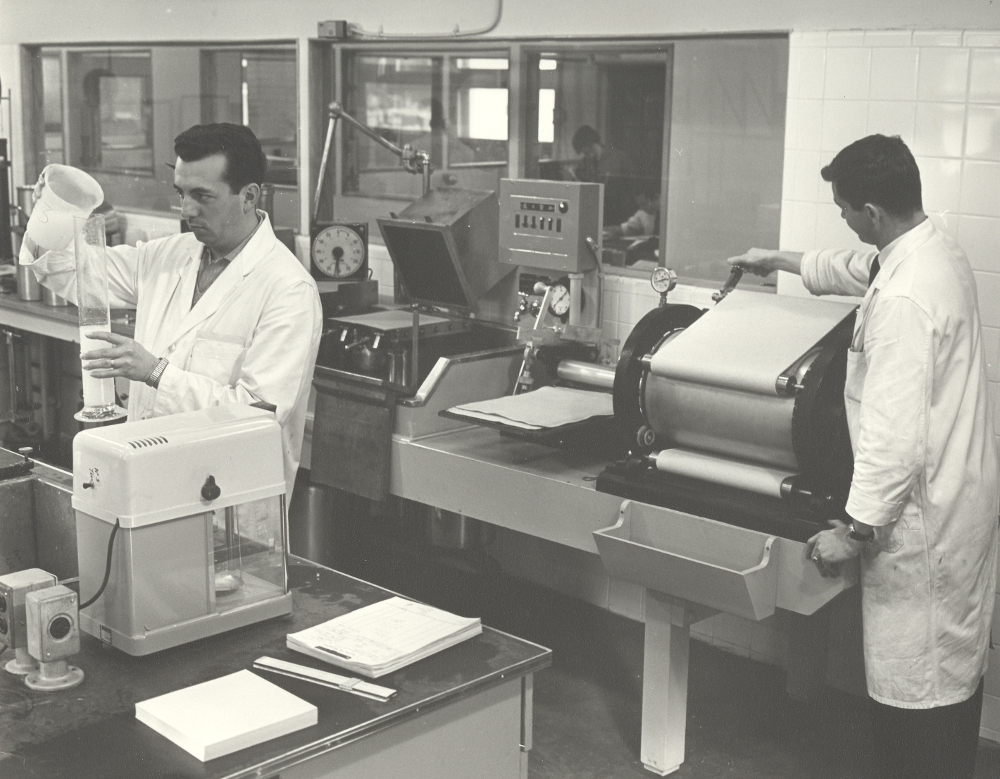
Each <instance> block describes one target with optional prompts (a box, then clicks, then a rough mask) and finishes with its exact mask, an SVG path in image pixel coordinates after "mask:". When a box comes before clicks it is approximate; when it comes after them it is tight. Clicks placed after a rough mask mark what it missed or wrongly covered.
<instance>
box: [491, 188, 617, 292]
mask: <svg viewBox="0 0 1000 779" xmlns="http://www.w3.org/2000/svg"><path fill="white" fill-rule="evenodd" d="M603 201H604V186H603V185H602V184H593V183H589V182H581V181H542V180H534V179H501V181H500V260H501V262H508V263H511V264H513V265H519V266H526V267H530V268H541V269H544V270H552V271H562V272H563V273H581V272H584V271H588V270H592V269H593V268H594V267H596V257H595V256H594V249H593V248H592V247H591V246H589V245H588V242H587V239H590V241H591V243H592V244H593V245H594V246H597V245H599V242H600V240H601V233H602V228H603V225H602V218H601V214H602V213H603V210H604V202H603Z"/></svg>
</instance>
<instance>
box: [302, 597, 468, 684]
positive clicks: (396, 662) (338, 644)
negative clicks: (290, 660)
mask: <svg viewBox="0 0 1000 779" xmlns="http://www.w3.org/2000/svg"><path fill="white" fill-rule="evenodd" d="M482 632H483V627H482V624H481V623H480V621H479V618H478V617H458V616H456V615H454V614H449V613H448V612H447V611H441V610H440V609H435V608H434V607H432V606H425V605H423V604H422V603H414V602H413V601H409V600H406V599H405V598H400V597H398V596H397V597H393V598H389V599H388V600H384V601H380V602H378V603H373V604H372V605H371V606H365V607H364V608H361V609H357V610H355V611H352V612H350V613H349V614H344V615H343V616H341V617H336V618H334V619H331V620H329V621H327V622H323V623H321V624H319V625H316V626H315V627H311V628H308V629H306V630H302V631H299V632H298V633H289V634H288V637H287V639H286V643H287V645H288V648H289V649H294V650H295V651H297V652H302V653H303V654H307V655H309V656H310V657H315V658H318V659H319V660H325V661H326V662H328V663H333V664H334V665H338V666H340V667H341V668H346V669H348V670H350V671H353V672H354V673H358V674H362V675H363V676H369V677H372V678H376V677H379V676H383V675H384V674H387V673H391V672H393V671H395V670H397V669H399V668H402V667H403V666H406V665H409V664H410V663H413V662H416V661H417V660H421V659H423V658H425V657H428V656H429V655H432V654H434V653H435V652H440V651H441V650H442V649H446V648H447V647H450V646H453V645H454V644H457V643H459V642H460V641H464V640H465V639H467V638H472V637H473V636H478V635H479V634H480V633H482Z"/></svg>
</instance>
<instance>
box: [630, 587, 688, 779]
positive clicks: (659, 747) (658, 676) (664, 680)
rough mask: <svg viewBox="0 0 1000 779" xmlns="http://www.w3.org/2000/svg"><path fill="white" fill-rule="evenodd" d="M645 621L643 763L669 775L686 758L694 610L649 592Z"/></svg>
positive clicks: (660, 773)
mask: <svg viewBox="0 0 1000 779" xmlns="http://www.w3.org/2000/svg"><path fill="white" fill-rule="evenodd" d="M645 624H646V636H645V642H644V645H643V662H642V746H641V756H642V764H643V765H644V766H645V767H646V768H647V769H648V770H650V771H652V772H653V773H656V774H659V775H660V776H665V775H666V774H669V773H673V772H674V771H676V770H677V769H678V768H680V767H681V763H683V762H684V734H685V728H686V727H687V686H688V648H689V645H690V640H691V630H690V625H691V614H690V610H689V609H688V608H687V607H686V606H685V605H684V604H683V603H682V602H680V601H678V600H677V599H676V598H672V597H670V596H669V595H664V594H663V593H660V592H656V591H654V590H646V617H645Z"/></svg>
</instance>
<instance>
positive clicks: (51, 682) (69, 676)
mask: <svg viewBox="0 0 1000 779" xmlns="http://www.w3.org/2000/svg"><path fill="white" fill-rule="evenodd" d="M82 682H83V671H81V670H80V669H79V668H77V667H76V666H75V665H70V664H69V663H67V662H66V661H65V660H53V661H52V662H51V663H39V664H38V670H37V671H32V672H31V673H29V674H28V675H27V677H25V680H24V683H25V684H26V685H27V686H28V689H30V690H37V691H38V692H54V691H56V690H68V689H69V688H70V687H76V686H77V685H78V684H80V683H82Z"/></svg>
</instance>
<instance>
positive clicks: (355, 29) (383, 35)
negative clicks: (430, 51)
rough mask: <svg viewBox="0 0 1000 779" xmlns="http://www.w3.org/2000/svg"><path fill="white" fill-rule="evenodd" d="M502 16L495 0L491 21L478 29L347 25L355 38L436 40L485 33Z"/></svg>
mask: <svg viewBox="0 0 1000 779" xmlns="http://www.w3.org/2000/svg"><path fill="white" fill-rule="evenodd" d="M502 18H503V0H497V10H496V14H495V15H494V17H493V21H492V22H490V23H489V24H488V25H486V26H485V27H481V28H479V29H478V30H467V31H464V30H460V29H459V27H458V25H457V24H456V25H455V27H454V29H453V30H452V31H451V33H432V34H421V33H387V32H384V31H383V29H382V27H381V26H380V27H379V28H378V31H376V32H372V31H371V30H366V29H364V28H363V27H362V26H361V25H359V24H352V25H349V27H350V29H351V36H352V37H354V38H356V39H362V40H394V41H422V40H438V39H441V38H472V37H475V36H477V35H486V34H487V33H490V32H493V30H495V29H496V28H497V27H498V26H499V24H500V20H501V19H502Z"/></svg>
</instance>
